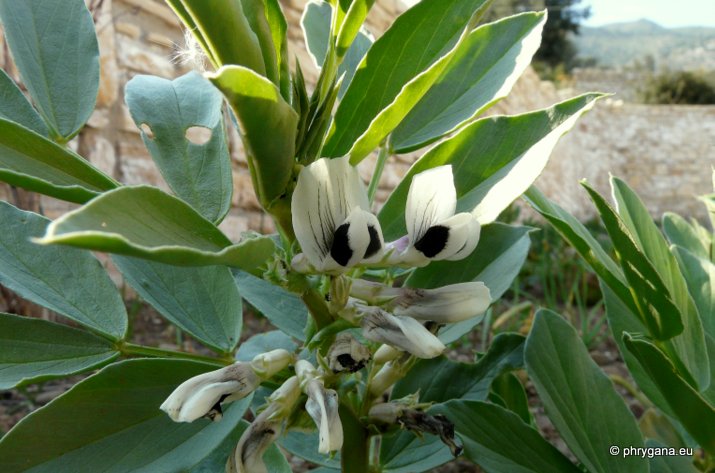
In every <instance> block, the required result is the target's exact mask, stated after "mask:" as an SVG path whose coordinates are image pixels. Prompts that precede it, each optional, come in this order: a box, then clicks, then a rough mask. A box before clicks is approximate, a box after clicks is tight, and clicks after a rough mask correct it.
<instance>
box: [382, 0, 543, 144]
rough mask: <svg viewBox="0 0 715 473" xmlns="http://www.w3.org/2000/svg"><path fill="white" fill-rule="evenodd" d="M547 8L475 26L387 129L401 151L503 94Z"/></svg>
mask: <svg viewBox="0 0 715 473" xmlns="http://www.w3.org/2000/svg"><path fill="white" fill-rule="evenodd" d="M545 22H546V14H545V13H544V12H541V13H534V12H530V13H523V14H520V15H515V16H512V17H509V18H504V19H502V20H500V21H497V22H495V23H490V24H487V25H483V26H480V27H479V28H476V29H475V30H473V31H472V32H470V33H469V35H468V36H467V37H466V38H465V41H464V42H463V43H461V44H460V45H459V48H458V49H457V51H456V52H455V54H454V57H453V58H452V60H451V61H450V63H449V65H448V66H447V68H446V69H445V70H444V72H442V74H441V75H440V77H439V78H438V79H437V81H436V82H435V83H434V85H433V86H432V88H431V89H430V90H429V92H427V93H426V94H425V96H424V97H422V99H421V100H420V101H419V103H417V105H415V107H414V108H413V109H412V110H411V111H410V113H409V114H408V115H407V116H406V117H405V119H404V120H403V121H402V123H401V124H400V125H399V126H398V127H397V128H396V129H395V131H394V132H393V133H392V141H391V143H392V147H393V149H394V150H395V151H396V152H398V153H405V152H408V151H412V150H415V149H418V148H421V147H423V146H426V145H427V144H429V143H432V142H433V141H436V140H438V139H439V138H441V137H442V136H445V135H448V134H450V133H452V132H454V131H455V130H457V129H459V128H460V127H461V126H462V125H464V124H465V123H466V122H468V121H470V120H472V119H473V118H474V117H476V116H477V115H479V114H480V113H481V112H483V111H484V110H486V109H487V108H489V107H490V106H491V105H493V104H494V103H496V102H497V101H499V100H500V99H502V98H504V97H506V96H507V95H508V94H509V91H510V90H511V88H512V86H513V85H514V84H515V83H516V81H517V79H518V78H519V76H521V74H522V73H523V72H524V70H525V69H526V68H527V66H528V65H529V63H530V62H531V57H532V56H533V55H534V53H535V52H536V50H537V49H538V47H539V44H540V43H541V30H542V29H543V27H544V23H545Z"/></svg>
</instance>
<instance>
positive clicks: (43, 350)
mask: <svg viewBox="0 0 715 473" xmlns="http://www.w3.org/2000/svg"><path fill="white" fill-rule="evenodd" d="M0 344H2V350H0V390H3V389H10V388H14V387H17V386H22V385H25V384H30V383H39V382H41V381H45V380H48V379H53V378H60V377H64V376H69V375H73V374H77V373H82V372H84V371H89V370H91V369H94V368H97V367H99V366H102V365H105V364H107V363H109V362H110V361H112V360H113V359H115V358H116V357H117V356H119V352H118V351H117V349H116V348H115V347H114V345H113V344H112V343H111V342H109V341H107V340H106V339H104V338H100V337H97V336H96V335H92V334H91V333H88V332H84V331H82V330H78V329H76V328H72V327H68V326H66V325H60V324H55V323H52V322H48V321H46V320H41V319H34V318H30V317H18V316H16V315H10V314H3V313H0Z"/></svg>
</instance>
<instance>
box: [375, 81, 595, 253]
mask: <svg viewBox="0 0 715 473" xmlns="http://www.w3.org/2000/svg"><path fill="white" fill-rule="evenodd" d="M600 97H602V96H601V95H599V94H586V95H582V96H579V97H576V98H573V99H570V100H567V101H565V102H561V103H559V104H557V105H554V106H553V107H552V108H548V109H545V110H540V111H537V112H531V113H527V114H523V115H515V116H500V117H489V118H484V119H481V120H478V121H476V122H474V123H472V124H470V125H468V126H466V127H464V128H463V129H462V130H461V131H459V132H458V133H457V134H456V135H454V136H452V137H451V138H449V139H447V140H445V141H443V142H442V143H440V144H439V145H437V146H435V147H434V148H433V149H431V150H430V151H429V152H427V153H426V154H425V155H424V156H422V157H421V158H420V159H419V160H417V162H416V163H415V164H414V165H412V167H411V168H410V170H409V171H408V172H407V174H406V175H405V177H404V179H403V180H402V182H400V184H399V185H398V186H397V188H396V189H395V190H394V191H393V192H392V194H390V197H389V198H388V200H387V202H385V205H384V206H383V208H382V210H381V211H380V215H379V217H380V224H381V226H382V231H383V233H384V235H385V239H386V240H392V239H397V238H400V237H401V236H402V235H404V234H405V233H407V231H406V227H405V203H406V202H407V193H408V192H409V188H410V183H411V182H412V177H413V176H414V175H415V174H418V173H420V172H422V171H426V170H427V169H431V168H434V167H437V166H441V165H446V164H451V165H452V172H453V174H454V185H455V187H456V189H457V209H458V211H461V212H472V213H473V214H474V215H475V216H477V218H478V219H479V222H480V223H481V224H482V225H485V224H487V223H490V222H492V221H494V220H495V219H496V218H497V216H498V215H499V214H500V213H501V212H502V210H504V209H505V208H506V207H507V206H508V205H509V204H511V203H512V202H513V201H514V200H515V199H516V198H517V197H519V196H520V195H521V194H522V193H523V192H524V191H526V190H527V189H528V188H529V186H530V185H531V184H532V183H533V182H534V180H535V179H536V178H537V177H538V176H539V174H540V173H541V171H542V170H543V169H544V166H545V165H546V162H547V161H548V159H549V155H550V154H551V150H552V149H553V148H554V146H556V143H557V142H558V140H559V138H560V137H561V135H563V134H564V133H566V132H567V131H568V130H570V129H571V127H573V125H574V124H575V123H576V120H578V118H579V117H580V116H581V115H582V114H583V113H585V112H586V111H588V110H590V109H591V108H592V107H593V105H594V104H595V102H596V100H598V99H599V98H600Z"/></svg>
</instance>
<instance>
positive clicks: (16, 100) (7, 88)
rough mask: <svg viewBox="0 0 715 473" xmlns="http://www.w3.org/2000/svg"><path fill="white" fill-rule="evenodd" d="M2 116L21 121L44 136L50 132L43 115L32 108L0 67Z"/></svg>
mask: <svg viewBox="0 0 715 473" xmlns="http://www.w3.org/2000/svg"><path fill="white" fill-rule="evenodd" d="M0 118H6V119H8V120H10V121H13V122H15V123H19V124H20V125H22V126H24V127H25V128H29V129H30V130H32V131H34V132H35V133H38V134H40V135H42V136H47V135H48V134H49V130H47V125H45V122H43V121H42V117H40V115H39V114H38V113H37V111H36V110H35V109H34V108H32V104H30V102H29V101H28V100H27V99H26V98H25V96H24V95H23V93H22V91H21V90H20V89H19V88H18V87H17V85H16V84H15V82H14V81H13V80H12V79H11V78H10V76H8V75H7V74H6V73H5V71H3V70H2V69H0Z"/></svg>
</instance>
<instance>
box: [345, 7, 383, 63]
mask: <svg viewBox="0 0 715 473" xmlns="http://www.w3.org/2000/svg"><path fill="white" fill-rule="evenodd" d="M374 3H375V0H352V1H351V2H350V6H349V7H348V11H347V12H346V13H345V18H343V21H342V24H341V25H340V31H338V32H337V37H336V38H335V52H336V54H337V55H338V57H339V58H341V57H344V56H345V55H346V53H347V54H349V50H350V48H351V46H353V45H354V44H355V43H354V41H355V40H356V38H359V37H360V35H361V33H362V24H363V23H364V22H365V18H367V14H368V13H369V12H370V9H371V8H372V6H373V4H374Z"/></svg>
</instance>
